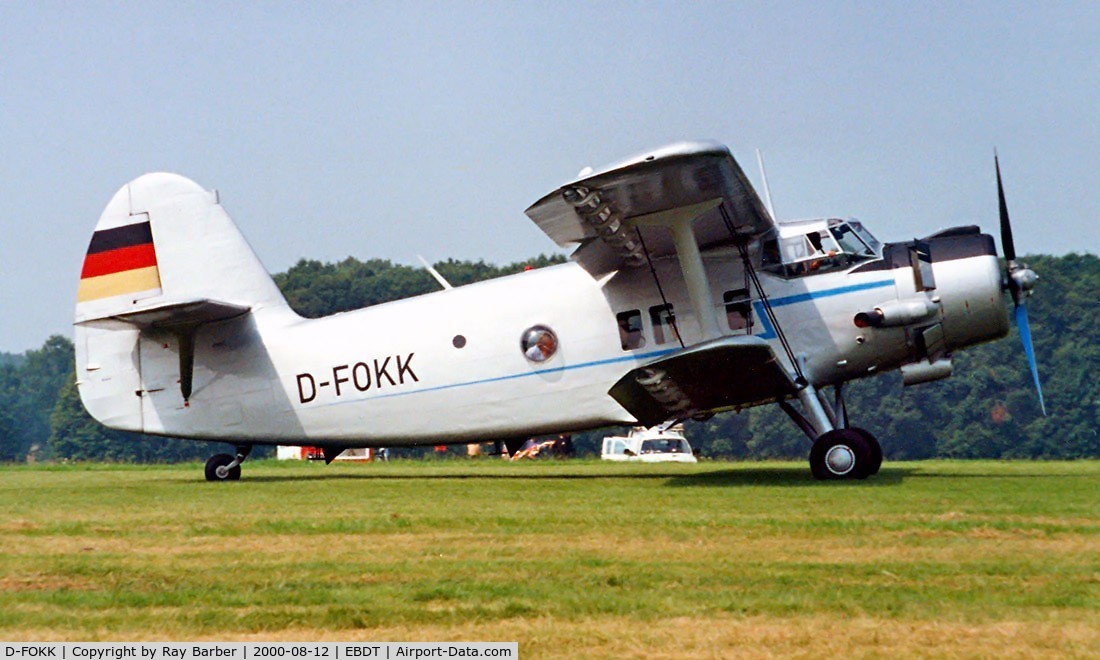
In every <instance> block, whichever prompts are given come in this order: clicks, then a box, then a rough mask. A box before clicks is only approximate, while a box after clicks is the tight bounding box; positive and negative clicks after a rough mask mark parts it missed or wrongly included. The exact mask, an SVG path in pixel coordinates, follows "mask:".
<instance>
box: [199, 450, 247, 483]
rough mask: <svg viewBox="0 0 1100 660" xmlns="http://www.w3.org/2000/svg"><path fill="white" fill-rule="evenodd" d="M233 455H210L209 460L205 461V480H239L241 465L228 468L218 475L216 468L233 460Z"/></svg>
mask: <svg viewBox="0 0 1100 660" xmlns="http://www.w3.org/2000/svg"><path fill="white" fill-rule="evenodd" d="M234 460H235V459H234V457H232V456H230V455H229V454H217V455H215V456H211V457H210V460H208V461H206V480H207V481H240V480H241V466H240V465H237V466H236V467H234V468H232V469H230V470H228V471H222V472H225V474H223V475H219V474H218V472H219V470H218V468H223V467H225V466H226V465H229V464H230V463H232V462H233V461H234Z"/></svg>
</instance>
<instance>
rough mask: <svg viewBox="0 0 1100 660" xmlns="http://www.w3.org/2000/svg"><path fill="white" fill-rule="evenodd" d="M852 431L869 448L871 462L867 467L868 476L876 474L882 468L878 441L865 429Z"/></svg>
mask: <svg viewBox="0 0 1100 660" xmlns="http://www.w3.org/2000/svg"><path fill="white" fill-rule="evenodd" d="M852 430H853V431H855V432H856V433H860V434H862V435H863V439H864V440H866V441H867V445H868V446H869V447H870V448H871V462H870V463H869V464H868V465H867V474H868V476H870V475H874V474H878V471H879V468H881V467H882V445H880V444H879V443H878V439H877V438H876V437H875V436H873V435H871V432H870V431H868V430H866V429H861V428H857V427H855V426H853V427H852Z"/></svg>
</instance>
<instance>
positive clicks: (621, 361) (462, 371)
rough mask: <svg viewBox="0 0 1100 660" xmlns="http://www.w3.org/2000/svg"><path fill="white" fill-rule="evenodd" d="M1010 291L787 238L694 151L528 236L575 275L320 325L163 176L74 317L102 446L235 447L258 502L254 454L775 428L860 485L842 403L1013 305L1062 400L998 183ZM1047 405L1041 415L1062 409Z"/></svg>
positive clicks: (854, 233)
mask: <svg viewBox="0 0 1100 660" xmlns="http://www.w3.org/2000/svg"><path fill="white" fill-rule="evenodd" d="M997 185H998V194H999V195H1000V199H1001V206H1000V212H1001V242H1002V245H1003V249H1004V257H1005V259H1006V261H1007V267H1006V270H1005V271H1002V266H1001V265H1000V262H999V260H998V257H997V253H996V250H995V247H994V241H993V238H992V237H991V236H989V235H987V234H983V233H981V231H980V230H979V229H978V227H976V226H966V227H955V228H952V229H946V230H942V231H938V232H936V233H934V234H931V235H929V236H927V237H925V238H922V239H919V240H911V241H904V242H898V243H886V244H883V243H881V242H879V241H878V240H877V239H876V238H875V237H874V236H873V235H872V234H871V232H870V231H868V230H867V228H866V227H864V226H863V225H862V224H861V223H859V222H857V221H855V220H845V219H840V218H823V219H817V220H808V221H800V222H782V223H780V222H777V221H776V220H775V218H774V217H773V214H772V213H771V212H770V211H769V208H768V207H766V206H765V205H764V204H763V203H762V202H761V200H760V198H759V196H758V195H757V193H756V192H755V190H754V189H753V187H752V185H751V184H750V183H749V181H748V179H747V178H746V176H745V174H744V172H743V171H742V169H741V168H740V166H739V165H738V164H737V162H736V161H735V160H734V158H733V157H732V155H731V154H730V152H729V150H728V149H727V148H726V147H725V146H722V145H720V144H715V143H711V142H685V143H678V144H674V145H670V146H667V147H664V148H661V149H657V150H655V151H651V152H647V153H644V154H642V155H640V156H638V157H636V158H631V159H628V160H625V161H623V162H621V163H618V164H615V165H613V166H610V167H607V168H605V169H603V170H601V171H599V172H591V171H588V170H586V173H585V174H584V175H583V176H581V177H580V178H579V179H577V180H575V181H572V182H570V183H567V184H565V185H563V186H561V187H559V188H557V189H555V190H553V191H551V192H550V193H548V194H547V195H546V196H545V197H543V198H542V199H540V200H538V201H537V202H535V203H534V204H533V205H532V206H531V207H530V208H528V209H527V215H528V216H529V217H530V218H531V219H532V220H533V221H534V222H535V223H536V224H537V225H538V226H539V227H540V228H541V229H542V230H543V231H544V232H545V233H546V234H547V235H548V236H549V237H550V238H551V239H552V240H553V241H554V242H555V243H557V245H559V246H562V247H568V246H572V247H575V250H574V251H573V253H572V260H571V261H570V262H568V263H565V264H561V265H556V266H551V267H547V268H542V269H537V270H533V271H530V272H526V273H521V274H517V275H513V276H509V277H503V278H499V279H496V280H491V281H487V282H482V283H478V284H471V285H467V286H461V287H454V288H450V287H447V288H445V289H444V290H441V291H438V292H435V293H430V294H427V295H423V296H419V297H416V298H410V299H406V300H401V301H398V302H391V303H387V304H382V305H377V306H374V307H370V308H367V309H362V310H358V311H353V312H347V313H342V314H336V315H334V316H330V317H327V318H322V319H313V320H310V319H304V318H302V317H300V316H298V314H296V313H295V312H294V311H293V310H292V309H291V308H290V307H289V306H288V305H287V302H286V300H285V299H284V298H283V295H282V294H281V293H280V291H279V289H278V288H277V287H276V286H275V284H274V282H273V281H272V279H271V277H270V275H269V274H268V272H267V271H266V270H265V269H264V267H263V266H262V265H261V263H260V261H259V259H257V257H256V255H255V254H254V253H253V251H252V249H251V248H250V247H249V245H248V243H247V242H246V241H245V239H244V237H243V236H242V235H241V234H240V232H239V231H238V230H237V228H236V226H235V225H234V224H233V222H232V220H230V218H229V216H228V215H227V214H226V212H225V210H224V209H223V208H222V206H221V204H220V203H219V197H218V194H217V192H208V191H206V190H204V189H203V188H201V187H200V186H198V185H197V184H195V183H194V182H192V181H190V180H188V179H186V178H184V177H181V176H178V175H175V174H165V173H156V174H147V175H144V176H141V177H139V178H137V179H135V180H134V181H132V182H130V183H128V184H126V185H125V186H123V187H122V188H121V189H120V190H119V191H118V192H117V193H116V194H115V195H114V197H113V198H112V199H111V201H110V202H109V203H108V204H107V207H106V209H105V210H104V212H103V214H102V216H101V217H100V220H99V224H98V225H97V226H96V228H95V233H94V234H93V235H92V240H91V244H90V246H89V248H88V252H87V256H86V257H85V260H84V266H83V271H82V273H81V279H80V285H79V289H78V294H77V304H76V332H75V337H76V341H75V344H76V362H77V364H76V368H77V379H78V386H79V391H80V396H81V399H82V400H83V402H84V406H85V407H86V408H87V409H88V411H89V412H90V413H91V414H92V416H94V417H95V418H96V419H97V420H99V421H100V422H101V423H103V424H105V425H107V426H109V427H111V428H116V429H124V430H128V431H138V432H142V433H148V434H154V435H164V436H175V437H185V438H194V439H198V440H218V441H224V442H227V443H230V444H232V445H233V446H234V447H235V451H234V452H233V453H228V454H218V455H216V456H214V457H212V458H211V459H210V460H209V461H208V462H207V465H206V478H207V479H209V480H211V481H223V480H237V479H239V478H240V473H241V463H242V462H243V461H244V460H245V458H246V457H247V456H248V454H249V452H250V450H251V448H252V447H253V446H254V445H256V444H282V445H296V444H297V445H310V446H320V447H322V448H323V449H324V454H325V457H326V459H327V460H331V459H332V458H334V457H335V456H336V455H337V454H339V453H340V452H341V451H342V450H343V449H344V448H348V447H369V446H400V445H422V444H431V445H439V444H446V443H455V444H459V443H470V442H482V441H491V440H496V441H501V442H503V443H505V444H507V445H508V446H509V448H511V449H515V448H516V447H518V446H519V445H520V444H522V442H523V440H524V439H526V438H527V437H529V436H532V435H539V434H544V433H561V432H569V431H579V430H583V429H591V428H596V427H603V426H609V425H633V424H638V423H640V424H643V425H645V426H649V427H653V426H658V427H668V426H671V425H672V424H675V423H678V422H681V421H683V420H689V419H696V420H698V419H705V418H707V417H709V416H711V415H714V414H716V413H721V412H725V411H739V410H741V409H743V408H748V407H751V406H758V405H763V404H769V403H774V404H777V405H779V406H780V407H781V408H782V409H783V410H784V411H785V412H786V413H787V414H788V415H789V416H790V417H791V419H792V420H793V421H794V423H795V424H796V425H797V426H798V428H800V429H801V430H802V431H803V432H804V433H805V434H806V436H807V437H808V438H809V440H810V442H811V443H812V444H811V445H810V451H809V460H810V468H811V471H812V473H813V476H815V477H817V478H819V479H852V478H855V479H862V478H865V477H867V476H869V475H872V474H875V473H876V472H877V471H878V470H879V466H880V464H881V462H882V451H881V448H880V446H879V443H878V441H877V440H876V439H875V437H874V435H872V434H871V433H870V432H868V431H866V430H863V429H861V428H858V427H856V426H854V425H852V424H851V423H850V420H849V415H848V411H847V410H846V408H845V405H844V396H843V391H844V384H845V383H847V382H848V381H851V380H854V379H857V378H866V377H869V376H874V375H876V374H879V373H882V372H884V371H888V370H892V369H900V370H901V372H902V376H903V379H904V382H905V384H907V385H912V384H915V383H922V382H926V381H931V380H936V379H939V378H944V377H947V376H949V375H950V374H951V371H952V362H951V356H952V354H953V353H954V352H955V351H957V350H959V349H962V348H965V347H967V346H971V345H974V344H978V343H981V342H986V341H991V340H994V339H997V338H1000V337H1003V336H1005V334H1006V333H1007V332H1008V326H1009V323H1008V318H1007V316H1008V315H1007V314H1006V305H1005V302H1004V300H1003V294H1004V293H1005V292H1006V291H1007V292H1008V294H1009V295H1010V297H1011V299H1012V301H1013V302H1014V304H1015V318H1016V322H1017V324H1018V325H1019V327H1020V330H1021V336H1022V338H1023V343H1024V348H1025V351H1026V352H1027V356H1028V358H1029V361H1030V364H1031V369H1032V375H1033V377H1034V380H1035V384H1036V386H1037V387H1038V385H1039V381H1038V375H1037V372H1036V369H1035V361H1034V352H1033V351H1032V347H1031V340H1030V333H1029V331H1028V324H1027V312H1026V307H1025V306H1024V303H1025V301H1026V298H1027V296H1028V295H1029V294H1030V292H1031V290H1032V288H1033V286H1034V285H1035V281H1036V279H1037V278H1036V276H1035V273H1034V272H1032V271H1031V270H1029V269H1028V268H1027V267H1026V266H1025V265H1022V264H1019V263H1017V262H1016V258H1015V249H1014V247H1013V242H1012V232H1011V227H1010V225H1009V220H1008V212H1007V210H1006V207H1005V204H1004V193H1003V189H1002V188H1001V179H1000V169H999V165H998V167H997ZM1041 396H1042V395H1041V392H1040V397H1041Z"/></svg>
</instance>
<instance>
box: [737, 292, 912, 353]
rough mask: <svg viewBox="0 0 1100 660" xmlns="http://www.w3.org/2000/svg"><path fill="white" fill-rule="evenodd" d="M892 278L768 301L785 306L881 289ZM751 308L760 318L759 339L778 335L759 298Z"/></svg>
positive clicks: (775, 305)
mask: <svg viewBox="0 0 1100 660" xmlns="http://www.w3.org/2000/svg"><path fill="white" fill-rule="evenodd" d="M893 285H894V280H878V281H877V282H864V283H863V284H851V285H848V286H840V287H837V288H835V289H823V290H821V291H807V292H806V293H796V294H794V295H791V296H781V297H779V298H769V299H768V302H769V303H771V306H772V308H773V309H774V308H776V307H786V306H787V305H797V304H798V303H804V302H809V301H811V300H817V299H818V298H831V297H833V296H842V295H844V294H846V293H854V292H856V291H867V290H869V289H881V288H882V287H887V286H893ZM752 308H753V311H754V312H755V314H756V318H758V319H760V325H761V326H762V327H763V328H764V332H762V333H760V334H758V335H756V336H757V337H760V338H761V339H775V338H776V337H778V336H779V335H778V334H776V332H775V328H774V327H772V323H771V321H770V320H769V319H768V315H767V313H766V311H765V310H764V303H763V302H761V301H759V300H754V301H752Z"/></svg>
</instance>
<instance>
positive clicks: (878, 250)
mask: <svg viewBox="0 0 1100 660" xmlns="http://www.w3.org/2000/svg"><path fill="white" fill-rule="evenodd" d="M848 226H849V227H851V228H852V231H854V232H855V233H856V236H859V238H860V240H862V241H863V242H864V243H866V244H867V247H869V248H871V254H874V255H876V256H877V255H879V254H882V243H879V242H878V239H877V238H875V237H874V236H872V235H871V232H869V231H867V229H866V228H865V227H864V226H863V223H862V222H860V221H859V220H849V221H848Z"/></svg>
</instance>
